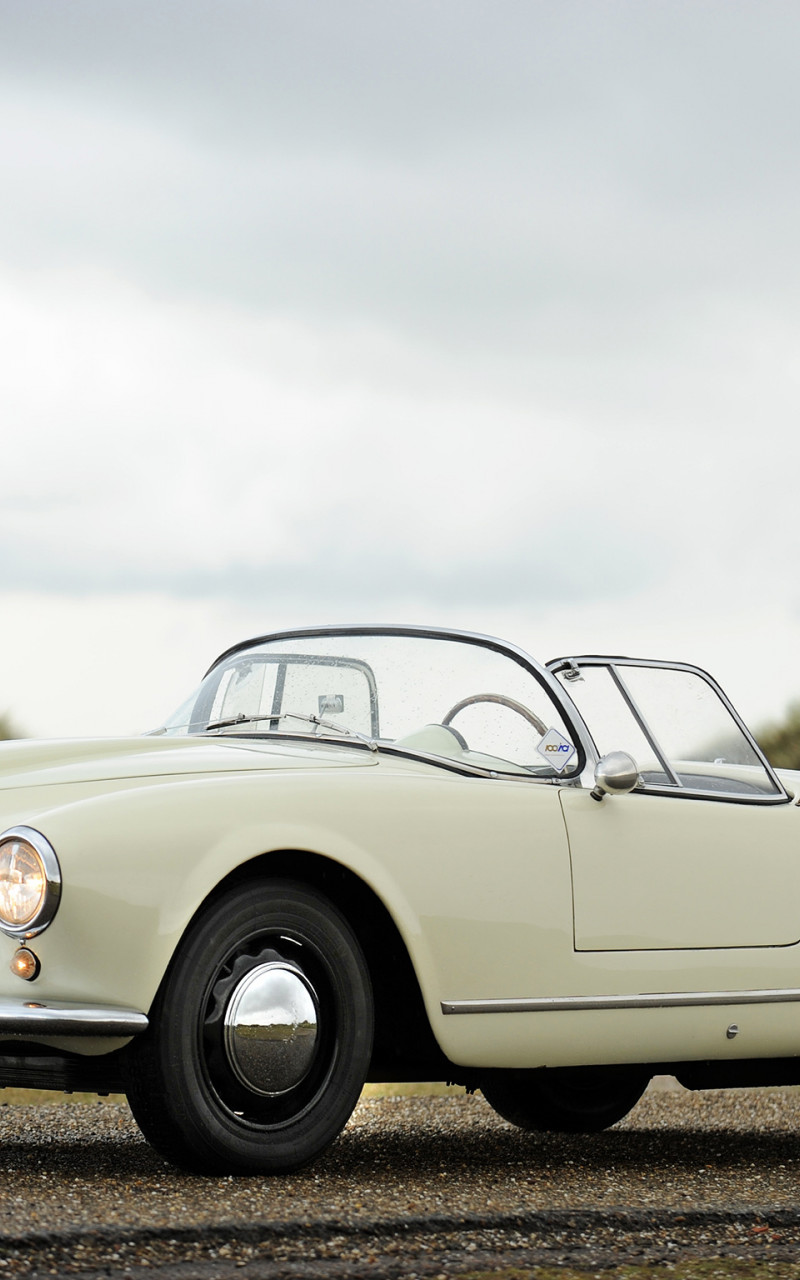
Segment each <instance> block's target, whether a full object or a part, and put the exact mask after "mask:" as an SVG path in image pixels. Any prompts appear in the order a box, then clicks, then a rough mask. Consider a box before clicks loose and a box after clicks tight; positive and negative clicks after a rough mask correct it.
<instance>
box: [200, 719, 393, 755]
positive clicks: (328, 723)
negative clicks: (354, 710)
mask: <svg viewBox="0 0 800 1280" xmlns="http://www.w3.org/2000/svg"><path fill="white" fill-rule="evenodd" d="M260 720H304V721H305V723H306V724H313V725H314V726H315V727H319V728H320V729H332V730H333V732H334V733H341V734H343V735H344V736H345V737H346V738H355V739H356V741H357V742H363V743H364V745H365V746H367V747H369V749H370V751H377V750H378V744H377V742H375V740H374V738H368V737H367V735H366V734H365V733H356V731H355V729H348V728H347V725H344V724H335V723H334V722H333V721H332V720H323V719H322V717H321V716H313V715H312V716H306V715H302V714H301V713H300V712H299V711H278V712H275V711H265V712H264V714H263V715H258V716H246V715H245V714H244V713H243V712H241V713H240V714H239V715H238V716H231V718H230V719H229V720H214V721H213V723H212V724H207V725H206V727H205V729H204V730H203V732H204V733H211V731H212V730H213V729H234V728H236V727H237V726H238V725H240V724H257V723H258V721H260Z"/></svg>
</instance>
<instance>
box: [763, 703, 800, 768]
mask: <svg viewBox="0 0 800 1280" xmlns="http://www.w3.org/2000/svg"><path fill="white" fill-rule="evenodd" d="M756 739H757V740H758V745H759V746H760V747H761V750H762V751H763V752H764V755H765V756H766V757H767V759H768V760H769V762H770V764H772V765H774V766H775V768H776V769H800V702H793V703H792V705H791V706H790V707H789V710H788V711H787V712H786V715H785V717H784V719H783V720H781V721H780V722H779V723H778V724H771V725H766V726H765V727H764V728H763V729H762V730H761V731H760V732H759V733H757V734H756Z"/></svg>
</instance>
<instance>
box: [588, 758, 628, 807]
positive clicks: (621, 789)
mask: <svg viewBox="0 0 800 1280" xmlns="http://www.w3.org/2000/svg"><path fill="white" fill-rule="evenodd" d="M638 781H639V768H638V765H637V764H636V761H635V760H634V758H633V756H629V755H628V753H627V751H610V752H609V754H608V755H607V756H603V758H602V760H598V762H597V764H596V766H595V771H594V786H593V787H592V790H591V791H590V793H589V794H590V795H591V797H592V799H593V800H602V799H603V796H624V795H626V794H627V792H628V791H633V788H634V787H635V786H636V784H637V782H638Z"/></svg>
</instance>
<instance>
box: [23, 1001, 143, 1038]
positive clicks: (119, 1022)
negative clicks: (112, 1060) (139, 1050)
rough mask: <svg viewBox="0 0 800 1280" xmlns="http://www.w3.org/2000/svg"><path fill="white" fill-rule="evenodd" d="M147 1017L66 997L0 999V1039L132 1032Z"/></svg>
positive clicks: (122, 1034)
mask: <svg viewBox="0 0 800 1280" xmlns="http://www.w3.org/2000/svg"><path fill="white" fill-rule="evenodd" d="M146 1030H147V1017H146V1015H145V1014H143V1013H137V1011H136V1010H135V1009H110V1008H107V1007H102V1006H99V1005H93V1006H87V1005H82V1004H73V1003H72V1002H71V1001H67V1000H50V1001H47V1002H45V1001H38V1000H8V999H6V1000H2V999H0V1040H1V1039H3V1038H4V1037H5V1036H135V1035H138V1034H139V1032H141V1031H146Z"/></svg>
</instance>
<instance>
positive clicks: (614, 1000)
mask: <svg viewBox="0 0 800 1280" xmlns="http://www.w3.org/2000/svg"><path fill="white" fill-rule="evenodd" d="M795 1002H798V1003H800V987H780V988H776V989H767V990H763V991H652V992H646V993H643V994H642V995H622V996H535V997H533V998H531V999H520V1000H513V999H512V1000H502V999H499V1000H442V1002H441V1008H442V1013H444V1014H453V1013H579V1012H588V1011H590V1010H593V1009H689V1008H692V1007H696V1006H699V1007H703V1006H711V1005H735V1004H792V1003H795Z"/></svg>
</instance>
